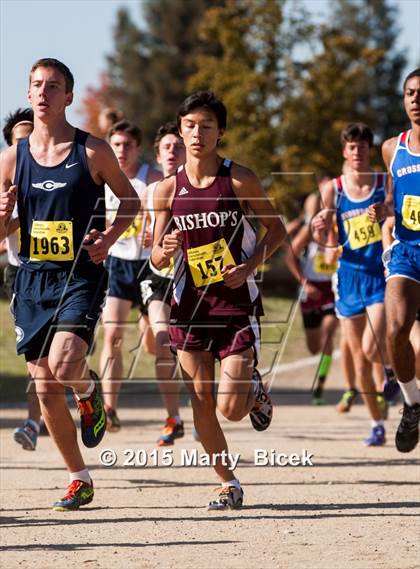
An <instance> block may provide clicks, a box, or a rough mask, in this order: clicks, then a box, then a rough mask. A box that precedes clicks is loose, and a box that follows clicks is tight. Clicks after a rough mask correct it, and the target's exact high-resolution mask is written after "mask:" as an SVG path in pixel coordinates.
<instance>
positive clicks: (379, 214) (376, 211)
mask: <svg viewBox="0 0 420 569" xmlns="http://www.w3.org/2000/svg"><path fill="white" fill-rule="evenodd" d="M397 142H398V137H397V136H394V137H393V138H388V140H385V142H384V143H383V144H382V158H383V161H384V163H385V166H386V169H387V171H388V177H387V192H386V197H385V203H375V204H372V205H371V206H369V208H368V217H369V220H370V221H371V222H372V223H375V222H379V221H382V220H384V219H385V218H386V217H393V216H394V197H393V183H392V176H391V172H390V167H391V161H392V157H393V155H394V151H395V147H396V145H397Z"/></svg>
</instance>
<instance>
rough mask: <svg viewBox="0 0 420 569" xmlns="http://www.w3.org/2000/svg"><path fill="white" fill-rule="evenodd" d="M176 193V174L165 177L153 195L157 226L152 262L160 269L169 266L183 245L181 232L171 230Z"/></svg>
mask: <svg viewBox="0 0 420 569" xmlns="http://www.w3.org/2000/svg"><path fill="white" fill-rule="evenodd" d="M174 194H175V176H169V178H165V179H164V180H162V181H161V182H159V184H158V185H157V186H156V189H155V191H154V195H153V209H154V211H155V226H154V230H153V250H152V255H151V261H152V264H153V265H154V266H155V267H156V268H158V269H164V268H165V267H169V264H170V262H171V257H174V256H175V254H176V253H177V252H178V250H179V248H180V246H181V245H182V237H181V232H180V231H179V230H177V229H176V230H173V231H170V228H171V205H172V200H173V196H174Z"/></svg>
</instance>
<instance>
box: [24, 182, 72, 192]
mask: <svg viewBox="0 0 420 569" xmlns="http://www.w3.org/2000/svg"><path fill="white" fill-rule="evenodd" d="M32 186H33V187H34V188H37V189H39V190H44V191H46V192H52V191H53V190H58V189H59V188H64V187H65V186H67V182H54V180H45V182H38V183H37V184H32Z"/></svg>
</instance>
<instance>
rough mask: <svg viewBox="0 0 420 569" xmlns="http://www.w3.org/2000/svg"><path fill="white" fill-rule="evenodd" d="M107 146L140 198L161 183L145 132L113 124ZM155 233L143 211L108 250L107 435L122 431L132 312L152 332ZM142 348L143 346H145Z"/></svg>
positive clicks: (110, 199) (110, 202) (109, 209)
mask: <svg viewBox="0 0 420 569" xmlns="http://www.w3.org/2000/svg"><path fill="white" fill-rule="evenodd" d="M108 141H109V144H110V146H111V148H112V149H113V151H114V153H115V156H116V157H117V160H118V164H119V166H120V168H121V170H122V171H123V172H124V174H125V175H126V176H127V178H128V179H129V180H130V183H131V185H132V186H133V188H134V190H135V192H136V194H137V196H138V197H139V198H140V196H141V194H142V192H143V191H144V190H145V188H146V186H147V184H150V183H152V182H156V181H157V180H160V179H161V177H162V175H161V173H160V172H158V171H157V170H154V169H153V168H151V167H150V166H149V165H148V164H144V163H142V162H141V143H142V132H141V130H140V128H139V127H138V126H136V125H134V124H132V123H130V122H129V121H126V120H121V121H119V122H117V123H115V124H114V125H113V126H112V127H111V128H110V130H109V132H108ZM105 203H106V216H107V223H108V224H111V223H112V221H113V219H114V217H115V213H116V211H117V210H118V206H119V203H120V200H119V199H118V197H117V196H115V195H114V193H113V192H112V190H111V188H109V187H108V186H105ZM150 246H151V232H150V228H149V225H148V223H147V222H146V213H145V211H144V208H143V207H142V208H141V210H140V211H139V212H138V214H137V216H136V217H135V219H134V220H133V222H132V223H131V225H130V226H129V227H128V228H127V229H126V230H125V231H124V233H123V234H122V235H120V237H119V239H118V240H117V241H116V242H115V243H114V245H113V246H112V247H111V248H110V250H109V255H108V258H107V260H106V263H105V266H106V268H107V269H108V273H109V282H108V292H107V298H106V303H105V306H104V310H103V313H102V323H103V327H104V343H103V348H102V352H101V359H100V362H101V381H102V390H103V394H104V403H105V410H106V415H107V429H108V431H110V432H117V431H119V430H120V428H121V423H120V419H119V417H118V414H117V410H118V398H119V394H120V390H121V383H122V380H123V377H124V374H123V352H122V348H123V341H124V334H125V329H126V325H127V322H128V320H129V314H130V310H131V309H132V308H133V307H139V308H140V311H141V313H142V316H141V317H140V318H139V333H140V335H141V336H142V340H144V334H145V335H146V336H150V335H149V334H147V329H148V326H147V325H146V326H144V320H145V318H146V314H147V309H146V306H145V304H144V302H143V296H144V293H145V291H147V290H148V287H149V285H150V278H151V272H150V269H149V257H150V252H151V248H150ZM142 347H144V344H142Z"/></svg>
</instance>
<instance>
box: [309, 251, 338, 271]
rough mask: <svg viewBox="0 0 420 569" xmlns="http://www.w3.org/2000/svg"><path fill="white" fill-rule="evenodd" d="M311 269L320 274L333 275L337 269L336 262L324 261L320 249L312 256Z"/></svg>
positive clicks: (323, 255)
mask: <svg viewBox="0 0 420 569" xmlns="http://www.w3.org/2000/svg"><path fill="white" fill-rule="evenodd" d="M313 269H314V271H315V273H318V274H320V275H333V274H334V273H335V272H336V270H337V263H336V262H334V263H333V264H332V265H329V264H328V263H327V262H326V261H325V254H324V253H323V252H322V251H318V252H317V253H316V254H315V257H314V263H313Z"/></svg>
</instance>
